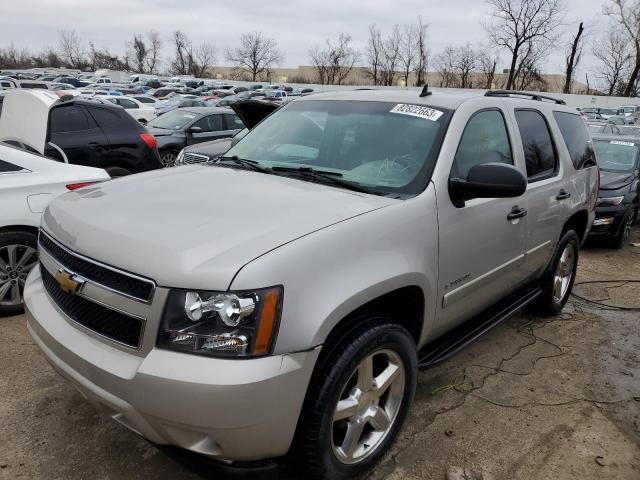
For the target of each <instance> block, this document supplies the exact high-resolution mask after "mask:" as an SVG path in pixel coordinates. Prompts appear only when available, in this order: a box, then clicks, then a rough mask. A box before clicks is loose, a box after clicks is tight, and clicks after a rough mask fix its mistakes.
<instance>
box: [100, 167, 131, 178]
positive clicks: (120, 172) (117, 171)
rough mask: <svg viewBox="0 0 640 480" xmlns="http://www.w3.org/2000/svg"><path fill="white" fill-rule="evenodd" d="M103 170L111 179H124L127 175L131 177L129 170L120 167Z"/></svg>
mask: <svg viewBox="0 0 640 480" xmlns="http://www.w3.org/2000/svg"><path fill="white" fill-rule="evenodd" d="M105 170H106V171H107V173H108V174H109V176H110V177H111V178H118V177H126V176H127V175H131V172H130V171H129V170H127V169H126V168H122V167H107V168H105Z"/></svg>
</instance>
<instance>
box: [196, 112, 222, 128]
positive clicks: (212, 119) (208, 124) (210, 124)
mask: <svg viewBox="0 0 640 480" xmlns="http://www.w3.org/2000/svg"><path fill="white" fill-rule="evenodd" d="M195 126H197V127H200V128H202V131H203V132H217V131H220V130H222V115H209V116H208V117H204V118H201V119H200V120H198V121H197V122H196V123H195V124H194V127H195Z"/></svg>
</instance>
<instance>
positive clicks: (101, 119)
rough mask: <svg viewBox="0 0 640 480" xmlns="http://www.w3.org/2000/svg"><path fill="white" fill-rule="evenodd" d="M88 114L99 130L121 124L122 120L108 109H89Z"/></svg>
mask: <svg viewBox="0 0 640 480" xmlns="http://www.w3.org/2000/svg"><path fill="white" fill-rule="evenodd" d="M89 112H90V113H91V116H92V117H93V118H94V119H95V121H96V123H97V124H98V126H99V127H100V128H110V127H111V128H112V127H114V126H116V125H119V124H121V123H122V118H120V117H119V116H118V115H117V114H116V113H114V112H112V111H111V110H110V109H106V108H94V107H89Z"/></svg>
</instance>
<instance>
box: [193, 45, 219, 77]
mask: <svg viewBox="0 0 640 480" xmlns="http://www.w3.org/2000/svg"><path fill="white" fill-rule="evenodd" d="M215 61H216V47H215V45H212V44H211V43H208V42H202V43H201V44H200V45H198V46H197V47H196V49H195V51H194V57H193V59H192V61H191V72H190V73H191V74H192V75H194V76H196V77H207V76H209V75H208V70H209V67H211V66H213V64H214V63H215Z"/></svg>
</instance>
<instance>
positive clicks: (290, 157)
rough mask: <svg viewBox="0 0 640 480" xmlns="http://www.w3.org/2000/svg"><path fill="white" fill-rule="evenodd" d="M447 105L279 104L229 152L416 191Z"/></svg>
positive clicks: (379, 187)
mask: <svg viewBox="0 0 640 480" xmlns="http://www.w3.org/2000/svg"><path fill="white" fill-rule="evenodd" d="M448 113H449V111H447V110H445V109H434V108H430V107H427V106H424V105H406V104H396V103H386V102H362V101H357V102H356V101H352V102H350V101H331V100H323V101H320V100H316V101H306V102H292V103H290V104H289V105H287V106H286V107H283V108H282V109H280V110H278V111H276V112H275V113H274V114H272V115H271V116H269V118H268V119H267V120H265V121H264V122H262V123H261V124H259V125H258V126H257V127H256V128H255V129H253V130H252V131H251V132H250V133H249V134H248V135H247V136H246V137H245V138H243V139H242V141H240V142H239V143H238V144H237V145H236V146H235V147H233V148H232V149H231V150H229V152H227V156H234V155H235V156H238V157H239V158H243V159H248V160H254V161H257V162H259V163H260V164H261V165H263V166H265V167H275V166H280V167H291V168H300V167H311V168H313V169H316V170H320V171H324V172H331V173H333V174H337V175H339V176H341V178H342V179H343V180H346V181H348V182H353V183H357V184H359V185H363V186H366V187H373V188H374V189H377V190H378V191H380V192H381V193H392V192H395V193H401V194H417V193H419V192H421V191H422V190H423V189H424V187H425V185H426V179H425V175H420V174H421V173H422V172H423V171H426V170H428V169H429V168H430V166H433V162H434V161H435V156H436V155H437V153H438V150H439V147H440V143H441V141H442V136H443V134H444V130H445V126H446V123H447V119H448V118H449V115H448Z"/></svg>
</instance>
